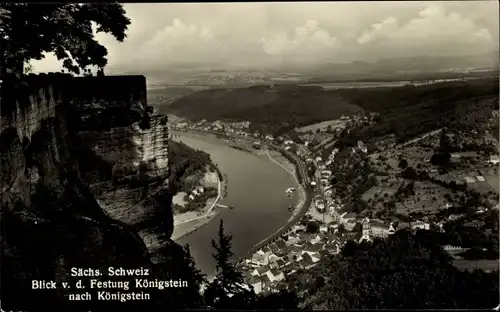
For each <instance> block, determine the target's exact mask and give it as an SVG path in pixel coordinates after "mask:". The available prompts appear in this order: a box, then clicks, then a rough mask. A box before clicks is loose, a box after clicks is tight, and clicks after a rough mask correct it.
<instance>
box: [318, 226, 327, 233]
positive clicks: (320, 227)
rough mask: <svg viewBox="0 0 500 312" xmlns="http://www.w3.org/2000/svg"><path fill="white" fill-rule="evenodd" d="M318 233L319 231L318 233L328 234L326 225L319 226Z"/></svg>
mask: <svg viewBox="0 0 500 312" xmlns="http://www.w3.org/2000/svg"><path fill="white" fill-rule="evenodd" d="M319 231H320V233H328V226H326V225H320V226H319Z"/></svg>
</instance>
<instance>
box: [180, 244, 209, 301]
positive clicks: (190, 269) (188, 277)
mask: <svg viewBox="0 0 500 312" xmlns="http://www.w3.org/2000/svg"><path fill="white" fill-rule="evenodd" d="M183 253H184V261H185V265H184V266H182V268H183V272H181V276H183V280H184V281H186V282H187V284H188V288H187V289H185V292H186V294H187V296H188V298H189V300H190V301H191V302H190V304H191V306H193V307H202V306H203V305H204V299H203V296H202V295H201V294H200V289H201V286H202V284H203V283H204V282H205V275H204V274H203V273H201V270H200V269H198V268H197V267H196V263H195V262H194V259H193V256H192V255H191V250H190V249H189V245H185V246H184V247H183Z"/></svg>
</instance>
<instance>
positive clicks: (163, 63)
mask: <svg viewBox="0 0 500 312" xmlns="http://www.w3.org/2000/svg"><path fill="white" fill-rule="evenodd" d="M124 7H125V10H126V12H127V16H129V17H130V19H131V22H132V24H131V25H130V27H129V30H128V31H127V34H128V36H127V38H126V40H125V41H124V42H123V43H119V42H117V41H116V40H114V38H113V37H112V36H110V35H107V34H102V33H99V34H97V35H96V38H97V39H98V40H99V42H100V43H101V44H103V45H104V46H106V48H107V49H108V53H109V57H108V61H109V65H108V67H107V73H120V72H127V71H135V72H139V71H142V70H147V69H150V68H154V69H163V68H165V69H166V70H167V69H169V68H172V67H173V65H176V64H177V65H178V64H189V63H196V64H200V63H205V64H207V65H208V66H210V65H213V64H217V66H220V65H221V64H222V65H224V64H230V65H242V66H261V67H266V66H271V65H273V64H277V63H279V62H281V61H283V60H288V61H293V62H297V63H298V62H305V63H308V64H309V63H312V62H318V63H321V62H325V61H328V62H330V61H334V62H349V61H354V60H360V61H374V60H377V59H380V58H391V57H398V56H411V55H421V54H426V55H457V54H461V55H463V54H474V53H478V52H479V53H480V52H482V51H484V50H487V49H490V48H492V47H493V48H494V47H498V28H499V27H498V3H497V2H495V1H469V2H468V1H461V2H451V1H450V2H439V3H435V2H430V1H429V2H406V1H392V2H314V3H300V2H294V3H284V2H280V3H270V2H267V3H264V2H255V3H154V4H153V3H140V4H138V3H134V4H125V5H124ZM33 66H34V67H35V69H36V70H37V71H47V70H58V69H60V64H59V63H58V62H57V60H56V59H55V57H53V56H52V55H50V54H48V57H47V58H46V59H44V60H41V61H36V62H33ZM214 66H215V65H214Z"/></svg>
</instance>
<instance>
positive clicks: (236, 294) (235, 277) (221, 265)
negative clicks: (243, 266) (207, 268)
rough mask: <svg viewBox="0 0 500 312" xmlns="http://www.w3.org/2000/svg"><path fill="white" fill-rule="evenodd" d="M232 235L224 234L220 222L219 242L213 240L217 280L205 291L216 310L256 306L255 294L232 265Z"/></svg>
mask: <svg viewBox="0 0 500 312" xmlns="http://www.w3.org/2000/svg"><path fill="white" fill-rule="evenodd" d="M231 240H232V237H231V235H226V234H224V224H223V221H222V220H221V221H220V226H219V242H218V243H217V242H216V241H215V240H212V246H213V247H214V248H215V250H216V253H214V254H213V256H214V258H215V260H216V261H217V273H216V276H215V279H214V280H213V281H212V282H211V283H210V284H209V285H208V286H207V289H206V290H205V301H206V303H207V305H208V306H209V307H211V308H214V309H243V308H251V307H252V306H253V305H254V304H255V299H256V296H255V293H254V292H253V291H252V290H249V289H247V288H246V287H245V282H244V279H243V274H242V273H241V272H240V271H239V270H238V269H237V268H236V266H235V265H234V264H232V263H231V261H230V258H231V257H232V256H233V252H232V251H231Z"/></svg>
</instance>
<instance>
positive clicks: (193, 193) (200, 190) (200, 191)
mask: <svg viewBox="0 0 500 312" xmlns="http://www.w3.org/2000/svg"><path fill="white" fill-rule="evenodd" d="M204 192H205V188H204V187H203V186H199V187H197V188H195V189H193V190H192V191H191V194H189V195H188V199H189V200H193V199H195V198H196V197H198V196H200V195H201V194H203V193H204Z"/></svg>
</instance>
